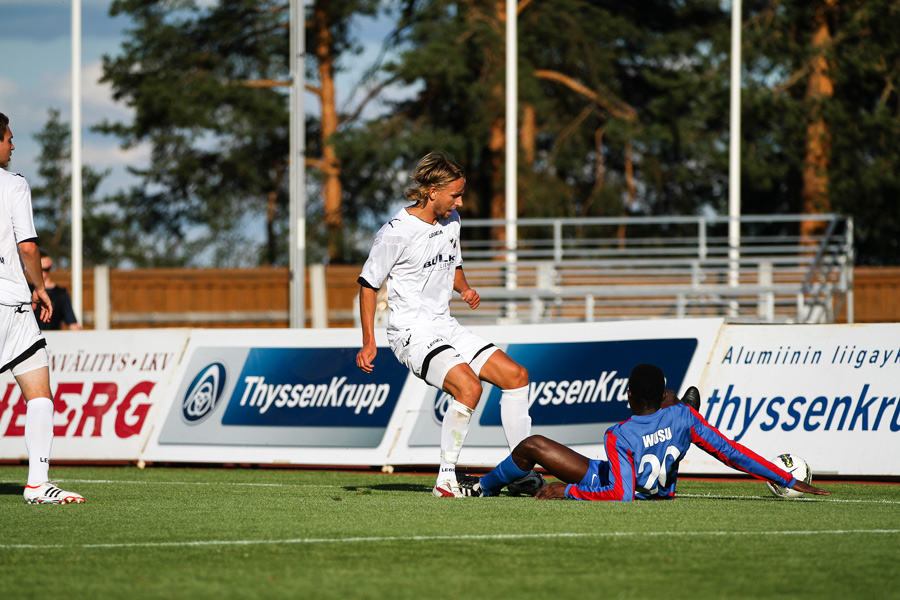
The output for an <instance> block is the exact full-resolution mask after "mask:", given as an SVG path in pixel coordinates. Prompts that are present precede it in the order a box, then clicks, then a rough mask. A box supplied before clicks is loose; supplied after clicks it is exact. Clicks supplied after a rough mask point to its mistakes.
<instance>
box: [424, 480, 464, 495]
mask: <svg viewBox="0 0 900 600" xmlns="http://www.w3.org/2000/svg"><path fill="white" fill-rule="evenodd" d="M431 493H432V494H433V495H434V496H435V497H436V498H465V497H466V495H465V494H463V493H462V490H460V489H459V484H458V483H457V482H455V481H453V480H451V479H445V480H444V481H442V482H440V483H439V484H437V485H436V486H434V489H433V490H431Z"/></svg>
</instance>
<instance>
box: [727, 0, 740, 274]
mask: <svg viewBox="0 0 900 600" xmlns="http://www.w3.org/2000/svg"><path fill="white" fill-rule="evenodd" d="M740 246H741V0H732V1H731V106H730V127H729V140H728V283H729V285H731V286H734V287H737V285H738V284H739V283H740V275H739V269H740V252H741V251H740Z"/></svg>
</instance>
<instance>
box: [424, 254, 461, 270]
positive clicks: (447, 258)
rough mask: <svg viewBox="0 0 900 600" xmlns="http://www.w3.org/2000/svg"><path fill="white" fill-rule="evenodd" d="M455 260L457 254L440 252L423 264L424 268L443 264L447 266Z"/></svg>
mask: <svg viewBox="0 0 900 600" xmlns="http://www.w3.org/2000/svg"><path fill="white" fill-rule="evenodd" d="M454 261H456V255H455V254H438V255H436V256H435V257H434V258H432V259H430V260H427V261H425V264H424V265H422V268H423V269H430V268H432V267H437V266H441V267H443V268H447V267H448V266H449V265H451V264H452V263H453V262H454Z"/></svg>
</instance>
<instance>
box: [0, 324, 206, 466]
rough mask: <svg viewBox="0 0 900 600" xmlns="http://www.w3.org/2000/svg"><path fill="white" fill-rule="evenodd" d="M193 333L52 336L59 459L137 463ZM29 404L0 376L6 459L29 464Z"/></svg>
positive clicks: (0, 427)
mask: <svg viewBox="0 0 900 600" xmlns="http://www.w3.org/2000/svg"><path fill="white" fill-rule="evenodd" d="M188 334H189V330H186V329H143V330H128V331H48V332H45V337H46V338H47V351H48V354H49V358H50V388H51V391H52V393H53V402H54V405H55V411H56V414H55V417H54V440H53V453H52V458H53V459H54V460H136V459H137V458H139V457H140V455H141V453H142V451H143V449H144V445H145V444H146V443H147V440H148V438H149V436H150V430H151V429H153V425H154V423H155V420H156V416H157V415H156V411H157V407H158V406H159V405H160V404H161V403H162V400H163V398H166V397H167V395H166V392H167V389H168V385H169V383H170V380H171V377H172V375H173V373H174V372H175V369H176V367H177V365H178V362H179V360H180V359H181V353H182V351H183V350H184V347H185V344H186V343H187V339H188ZM25 410H26V407H25V401H24V399H23V398H22V395H21V392H20V391H19V386H18V385H17V384H16V381H15V379H14V378H13V376H12V375H11V374H10V373H9V371H7V372H4V373H2V374H0V459H25V458H27V453H26V450H25V439H24V436H25Z"/></svg>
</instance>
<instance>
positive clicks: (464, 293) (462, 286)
mask: <svg viewBox="0 0 900 600" xmlns="http://www.w3.org/2000/svg"><path fill="white" fill-rule="evenodd" d="M453 291H455V292H458V293H459V295H460V297H462V299H463V302H465V303H466V304H468V305H469V308H472V309H475V308H478V305H479V304H481V298H480V297H479V296H478V292H476V291H475V288H471V287H469V284H468V282H467V281H466V274H465V273H463V270H462V267H459V268H457V269H456V275H455V276H454V279H453Z"/></svg>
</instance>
